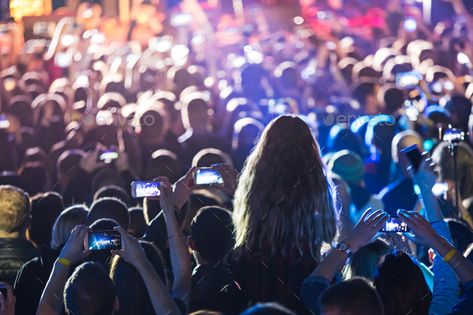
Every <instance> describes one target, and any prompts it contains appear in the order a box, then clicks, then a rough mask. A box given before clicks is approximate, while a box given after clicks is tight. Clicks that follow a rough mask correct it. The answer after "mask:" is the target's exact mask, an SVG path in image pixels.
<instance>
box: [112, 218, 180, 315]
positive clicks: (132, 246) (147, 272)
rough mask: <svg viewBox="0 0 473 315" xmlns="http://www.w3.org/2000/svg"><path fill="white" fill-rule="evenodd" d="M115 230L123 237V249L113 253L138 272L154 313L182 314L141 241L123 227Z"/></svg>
mask: <svg viewBox="0 0 473 315" xmlns="http://www.w3.org/2000/svg"><path fill="white" fill-rule="evenodd" d="M115 229H116V230H117V231H118V232H119V233H120V235H121V238H122V242H123V249H122V250H114V251H113V253H114V254H116V255H119V256H120V257H122V258H123V259H125V261H127V262H128V263H130V264H132V265H133V266H135V268H136V269H137V270H138V272H139V274H140V276H141V278H142V279H143V282H144V283H145V286H146V290H147V291H148V295H149V296H150V300H151V303H152V304H153V309H154V312H155V313H156V314H169V315H178V314H180V310H179V308H178V307H177V305H176V303H175V302H174V300H173V299H172V297H171V295H170V294H169V292H168V290H167V288H166V285H165V284H164V283H163V282H162V281H161V278H159V276H158V274H157V273H156V270H155V269H154V267H153V266H152V265H151V263H150V261H149V260H148V259H147V258H146V255H145V253H144V251H143V248H142V247H141V245H140V243H139V241H138V240H137V239H136V238H134V237H133V236H131V235H129V234H128V233H127V232H126V231H125V230H124V229H123V228H122V227H116V228H115Z"/></svg>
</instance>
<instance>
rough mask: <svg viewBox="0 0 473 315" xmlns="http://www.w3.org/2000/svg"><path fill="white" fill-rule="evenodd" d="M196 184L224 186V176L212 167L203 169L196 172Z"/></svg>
mask: <svg viewBox="0 0 473 315" xmlns="http://www.w3.org/2000/svg"><path fill="white" fill-rule="evenodd" d="M194 182H195V184H196V185H222V184H223V178H222V175H221V174H220V173H219V172H218V171H216V170H214V169H213V168H210V167H201V168H198V169H196V170H195V173H194Z"/></svg>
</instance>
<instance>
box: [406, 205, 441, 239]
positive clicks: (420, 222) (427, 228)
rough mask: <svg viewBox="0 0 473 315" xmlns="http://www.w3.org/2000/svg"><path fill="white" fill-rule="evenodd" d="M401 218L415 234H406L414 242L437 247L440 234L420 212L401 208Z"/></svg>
mask: <svg viewBox="0 0 473 315" xmlns="http://www.w3.org/2000/svg"><path fill="white" fill-rule="evenodd" d="M398 215H399V218H401V220H402V221H404V222H406V223H407V226H409V228H410V229H411V230H412V232H413V234H414V235H410V234H408V233H406V234H405V235H406V236H407V237H408V238H410V239H411V240H412V241H413V242H415V243H418V244H421V245H425V246H428V247H431V248H435V245H436V243H437V242H438V241H439V238H440V236H439V235H438V234H437V232H435V230H434V228H433V227H432V225H431V224H430V223H429V222H428V221H427V220H426V219H425V218H424V217H423V216H422V215H420V214H419V213H417V212H414V211H406V210H399V211H398Z"/></svg>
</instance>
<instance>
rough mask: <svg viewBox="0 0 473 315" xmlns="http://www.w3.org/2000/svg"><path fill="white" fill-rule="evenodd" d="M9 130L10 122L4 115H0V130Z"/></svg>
mask: <svg viewBox="0 0 473 315" xmlns="http://www.w3.org/2000/svg"><path fill="white" fill-rule="evenodd" d="M8 128H10V121H9V120H8V118H7V116H6V115H0V129H8Z"/></svg>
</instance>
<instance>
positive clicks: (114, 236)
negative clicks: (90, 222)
mask: <svg viewBox="0 0 473 315" xmlns="http://www.w3.org/2000/svg"><path fill="white" fill-rule="evenodd" d="M121 248H122V238H121V236H120V233H118V232H117V231H115V230H105V231H92V232H89V233H88V234H87V249H88V250H91V251H99V250H112V249H121Z"/></svg>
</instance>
